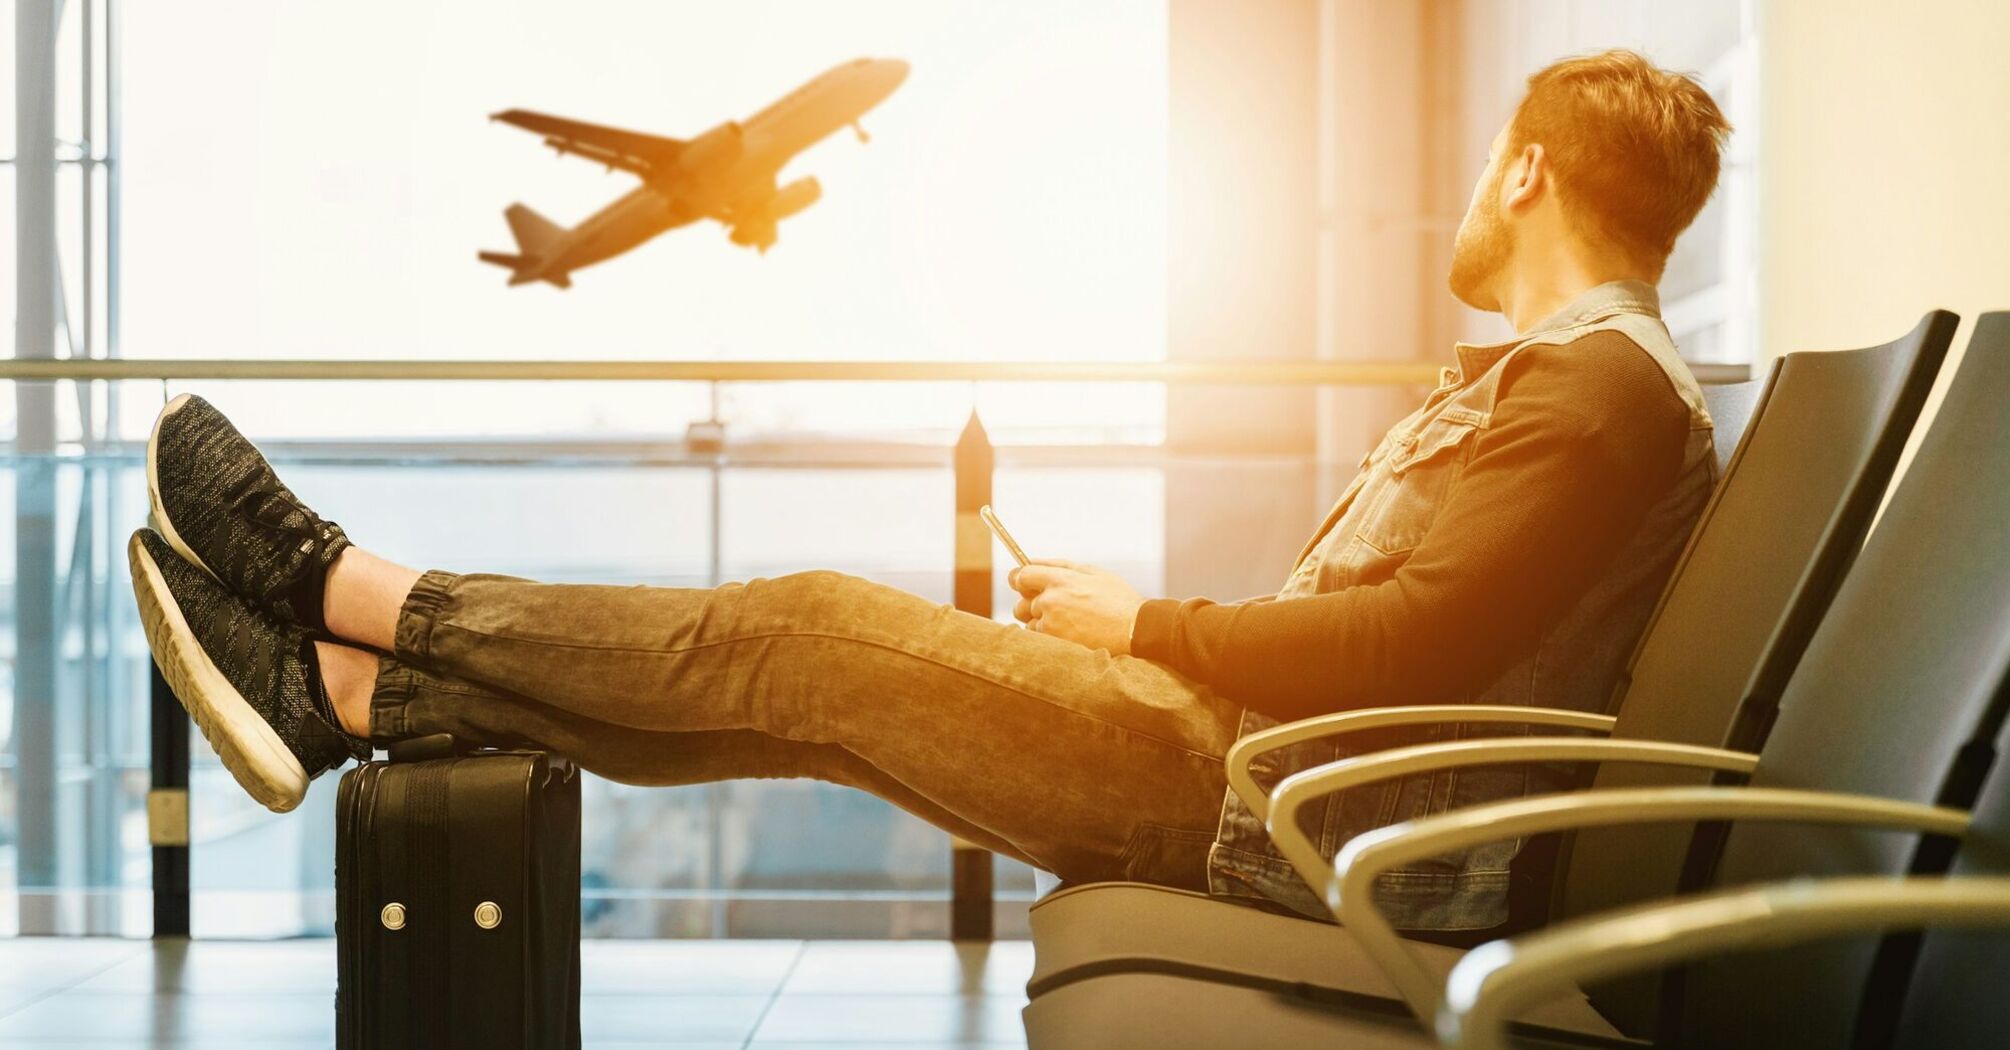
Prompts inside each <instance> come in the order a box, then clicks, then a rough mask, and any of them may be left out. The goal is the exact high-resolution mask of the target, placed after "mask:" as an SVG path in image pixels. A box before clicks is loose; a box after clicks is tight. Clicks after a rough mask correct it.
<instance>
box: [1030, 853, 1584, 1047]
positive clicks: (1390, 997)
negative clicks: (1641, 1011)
mask: <svg viewBox="0 0 2010 1050" xmlns="http://www.w3.org/2000/svg"><path fill="white" fill-rule="evenodd" d="M1029 919H1030V922H1031V924H1032V930H1033V957H1034V962H1033V977H1032V979H1031V980H1030V981H1028V982H1027V985H1026V994H1027V995H1028V996H1031V997H1032V998H1033V1001H1034V1002H1035V1003H1036V1004H1037V1003H1038V1002H1039V1001H1040V1000H1041V999H1043V998H1045V997H1046V996H1048V995H1052V994H1054V993H1055V992H1057V991H1059V990H1060V989H1063V988H1066V987H1068V986H1070V985H1073V984H1078V983H1082V982H1086V981H1090V980H1095V979H1099V978H1101V977H1105V976H1109V975H1112V974H1142V973H1156V974H1162V975H1170V976H1175V977H1180V978H1184V979H1190V980H1198V981H1204V982H1210V983H1215V984H1223V985H1229V984H1236V985H1241V986H1243V987H1244V988H1245V989H1248V990H1252V991H1254V990H1257V989H1270V991H1269V992H1268V993H1267V994H1269V995H1271V996H1272V997H1277V996H1279V995H1283V996H1287V997H1298V998H1303V999H1308V1000H1312V999H1316V1000H1319V1001H1321V1002H1324V1003H1329V1004H1334V1003H1338V1004H1347V1005H1350V1006H1351V1007H1353V1008H1357V1009H1359V1010H1362V1011H1365V1012H1368V1013H1381V1014H1388V1015H1394V1016H1407V1013H1408V1010H1407V1008H1406V1007H1404V1006H1403V1004H1402V1002H1401V999H1400V996H1399V995H1398V993H1397V991H1396V987H1395V986H1394V985H1393V984H1391V983H1389V979H1388V978H1387V977H1385V976H1383V974H1382V971H1381V969H1380V967H1378V966H1377V965H1376V964H1375V962H1374V960H1373V959H1371V958H1369V956H1368V954H1367V953H1366V952H1364V951H1363V950H1362V949H1361V946H1360V944H1359V942H1357V941H1356V940H1355V939H1354V937H1353V936H1352V935H1351V934H1350V933H1349V932H1348V931H1347V930H1346V929H1345V928H1343V927H1340V926H1336V925H1333V924H1331V923H1323V922H1314V921H1312V920H1310V919H1302V918H1298V917H1296V916H1291V915H1280V914H1276V913H1273V912H1267V911H1262V910H1259V909H1256V908H1251V907H1248V906H1245V905H1242V904H1236V903H1232V902H1230V901H1226V900H1222V899H1219V898H1214V897H1209V896H1207V895H1206V894H1202V893H1192V892H1188V891H1185V890H1175V889H1167V888H1165V887H1163V886H1151V885H1146V884H1143V883H1131V882H1104V883H1095V884H1091V885H1087V886H1077V887H1072V888H1069V889H1065V890H1061V891H1060V892H1058V893H1053V894H1049V895H1048V896H1047V897H1045V898H1043V899H1042V900H1040V901H1039V902H1038V903H1036V904H1034V905H1033V908H1032V911H1031V913H1030V916H1029ZM1410 948H1411V950H1412V951H1413V952H1414V953H1415V954H1416V956H1417V958H1418V959H1419V960H1420V961H1422V962H1423V964H1424V965H1425V966H1426V967H1427V968H1429V969H1430V970H1431V972H1432V973H1434V974H1436V975H1438V976H1439V978H1440V979H1441V980H1442V978H1443V976H1444V975H1446V974H1448V973H1450V972H1451V969H1452V967H1453V966H1454V965H1455V964H1457V963H1458V961H1459V959H1460V958H1462V957H1463V956H1464V954H1465V953H1464V952H1463V951H1462V950H1460V949H1457V948H1448V947H1445V946H1442V945H1436V944H1424V943H1420V942H1411V944H1410ZM1029 1016H1030V1014H1029ZM1519 1019H1520V1020H1522V1021H1525V1022H1528V1023H1531V1024H1536V1025H1541V1026H1544V1027H1549V1028H1558V1029H1563V1030H1566V1031H1570V1032H1577V1033H1583V1034H1587V1035H1597V1036H1603V1037H1611V1038H1615V1039H1616V1038H1622V1037H1621V1035H1620V1033H1619V1031H1618V1030H1617V1029H1615V1028H1613V1027H1612V1025H1611V1024H1610V1023H1608V1022H1607V1021H1606V1020H1605V1018H1604V1017H1602V1016H1600V1015H1599V1013H1598V1011H1596V1010H1594V1009H1592V1008H1591V1004H1590V1003H1588V1002H1586V1001H1585V1000H1584V998H1583V997H1582V996H1577V995H1573V996H1569V997H1567V998H1563V999H1558V1000H1555V1001H1552V1002H1548V1003H1544V1004H1542V1005H1540V1006H1537V1007H1535V1008H1532V1009H1530V1010H1528V1011H1527V1012H1525V1013H1524V1014H1523V1015H1522V1016H1521V1017H1520V1018H1519Z"/></svg>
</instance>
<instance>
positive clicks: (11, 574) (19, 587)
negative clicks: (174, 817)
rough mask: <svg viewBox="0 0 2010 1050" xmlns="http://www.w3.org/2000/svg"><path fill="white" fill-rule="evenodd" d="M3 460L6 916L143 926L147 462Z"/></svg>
mask: <svg viewBox="0 0 2010 1050" xmlns="http://www.w3.org/2000/svg"><path fill="white" fill-rule="evenodd" d="M67 388H68V384H63V385H62V389H60V390H59V394H61V395H68V394H69V393H70V391H69V390H68V389H67ZM12 393H13V391H12V389H11V384H10V385H9V388H8V389H7V397H8V400H10V401H11V400H12ZM4 466H5V474H6V488H5V493H6V499H5V502H4V504H0V573H4V579H5V583H6V586H7V591H8V593H9V594H10V595H11V597H12V601H10V602H9V603H8V604H7V606H6V612H5V616H4V619H0V646H4V647H5V649H6V651H7V653H8V656H9V668H10V671H11V674H10V675H9V677H8V679H7V689H6V696H5V697H4V699H0V732H4V733H6V734H7V739H6V746H5V748H4V753H5V762H4V769H5V773H6V779H5V782H4V789H5V790H4V792H0V794H4V802H0V813H4V814H5V824H4V825H0V869H4V870H0V895H4V902H0V930H4V931H6V932H34V933H100V934H102V933H112V934H126V935H136V934H141V935H143V934H145V933H146V932H147V930H148V929H149V926H150V924H151V914H150V910H149V907H150V905H149V898H148V896H147V894H146V888H147V885H148V877H149V871H150V855H149V850H148V845H147V837H146V819H145V798H146V789H147V772H146V771H147V759H148V755H147V737H146V734H147V725H148V722H147V717H146V683H147V666H148V657H147V653H146V646H145V643H144V641H143V640H142V639H141V638H140V636H139V624H138V616H137V615H136V613H135V611H134V609H133V604H132V598H131V593H132V592H131V585H130V583H129V582H128V581H127V577H126V574H125V559H124V557H123V556H122V555H123V543H124V539H125V536H126V534H127V533H128V532H129V531H130V530H131V529H132V528H133V527H134V526H135V525H136V524H137V523H138V522H139V520H140V519H141V518H142V517H143V516H144V511H143V510H140V509H138V508H142V507H143V506H144V502H143V501H144V495H143V493H142V492H141V490H140V486H141V485H142V482H141V481H140V475H139V472H138V470H137V469H136V465H135V464H133V463H132V462H130V461H122V460H117V459H115V458H109V457H102V456H88V457H86V456H70V457H63V458H61V459H52V458H50V457H46V456H42V457H25V458H24V457H18V456H9V457H7V458H6V459H5V461H4ZM135 497H138V498H137V499H136V498H135ZM24 551H25V552H29V553H33V554H35V555H37V556H36V557H35V559H34V560H33V561H18V560H17V557H16V555H17V552H24ZM17 569H18V570H20V571H17Z"/></svg>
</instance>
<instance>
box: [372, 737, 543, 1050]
mask: <svg viewBox="0 0 2010 1050" xmlns="http://www.w3.org/2000/svg"><path fill="white" fill-rule="evenodd" d="M335 806H336V816H335V820H336V828H337V831H336V849H335V899H336V919H335V939H336V966H337V980H336V993H335V1015H336V1025H335V1028H336V1045H337V1046H338V1047H340V1048H341V1050H402V1048H408V1047H409V1048H423V1050H447V1048H453V1050H459V1048H463V1047H465V1048H469V1050H473V1048H477V1047H478V1048H481V1050H518V1048H521V1050H577V1048H578V1047H579V774H578V771H577V769H576V767H574V766H573V765H572V764H571V763H569V762H566V761H564V760H562V759H559V758H557V757H555V756H552V755H548V754H545V753H544V752H541V751H486V750H484V751H468V752H457V751H456V749H455V748H454V746H453V742H452V739H451V738H449V737H428V738H425V739H423V740H417V741H408V742H406V743H404V744H400V745H399V746H397V747H395V748H393V749H392V752H391V759H390V761H387V762H367V763H364V764H363V765H361V766H358V767H356V768H355V769H352V770H350V771H349V772H347V773H345V774H343V776H342V782H341V785H340V788H339V789H338V792H337V795H336V802H335Z"/></svg>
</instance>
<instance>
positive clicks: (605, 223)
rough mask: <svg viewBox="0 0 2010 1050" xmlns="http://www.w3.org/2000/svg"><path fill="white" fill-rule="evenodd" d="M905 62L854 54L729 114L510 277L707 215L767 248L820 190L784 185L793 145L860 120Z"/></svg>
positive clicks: (596, 255)
mask: <svg viewBox="0 0 2010 1050" xmlns="http://www.w3.org/2000/svg"><path fill="white" fill-rule="evenodd" d="M907 69H908V66H907V63H905V62H902V61H899V60H896V59H858V60H856V61H853V62H847V63H845V64H844V65H841V66H838V67H836V68H834V69H831V70H829V71H827V72H825V73H823V74H822V75H820V76H818V77H816V78H815V79H813V80H811V81H809V82H808V83H806V84H804V85H803V86H801V87H799V88H797V89H796V90H794V91H792V92H790V93H789V94H788V95H786V96H784V97H783V98H782V99H781V100H780V101H778V102H776V103H774V104H773V105H771V106H769V107H767V108H766V109H763V110H761V111H760V112H759V113H756V114H754V115H753V116H752V117H749V118H748V119H747V120H746V121H744V122H739V121H729V122H727V123H725V124H721V125H719V126H717V127H715V128H712V129H711V130H709V131H707V132H705V133H704V134H703V135H700V136H698V137H697V138H694V139H691V140H689V141H688V142H685V143H683V145H682V147H681V148H680V150H679V152H678V154H677V155H676V157H675V159H674V160H672V161H670V162H669V163H668V164H665V165H663V166H662V168H661V169H660V170H651V171H650V172H649V173H647V174H645V175H643V176H642V178H643V183H642V185H640V186H637V187H636V188H634V189H633V190H630V191H629V192H628V193H626V194H624V195H622V196H621V197H620V198H618V199H616V200H615V201H614V202H613V203H611V204H609V205H608V206H607V207H605V208H602V209H601V210H600V211H598V212H595V213H594V214H593V215H591V216H589V217H588V218H587V219H586V220H585V221H584V222H581V223H580V224H579V225H577V226H575V227H573V228H572V229H570V230H565V231H563V232H562V233H560V234H559V235H558V236H557V238H556V239H555V240H554V242H553V243H551V244H550V245H549V246H548V247H547V248H546V249H545V250H544V251H542V252H540V253H538V256H537V258H536V259H535V260H534V269H532V268H530V267H528V266H527V267H526V268H524V269H519V270H518V271H517V275H516V278H515V279H513V281H512V283H522V281H525V280H540V279H542V280H552V281H553V283H561V284H562V283H563V280H564V278H565V276H566V275H568V274H570V273H571V271H573V270H577V269H580V268H582V267H585V266H590V265H592V264H594V263H597V262H601V261H604V260H606V259H610V258H613V257H614V256H617V255H620V254H622V253H623V252H626V251H628V250H630V249H632V248H634V247H636V246H637V245H640V244H642V243H643V242H645V241H647V240H649V239H650V238H653V237H655V236H656V235H658V234H661V233H663V232H665V231H668V230H672V229H676V228H677V227H679V226H684V225H687V224H689V223H691V222H695V221H697V220H698V219H702V218H710V219H715V220H718V221H719V222H722V223H724V224H726V225H727V226H728V227H729V228H731V229H732V230H733V235H734V236H733V239H734V241H735V242H736V243H742V244H751V245H754V246H756V247H759V248H761V249H762V250H765V249H766V248H767V247H768V245H770V244H772V243H773V241H774V238H775V232H774V226H775V223H776V221H778V220H779V219H780V218H783V217H786V215H787V214H793V212H794V211H799V210H801V208H803V207H806V206H808V204H809V203H810V202H812V201H814V200H815V199H816V196H817V194H818V192H819V190H818V188H817V186H816V183H815V180H814V179H803V180H798V182H797V183H794V184H791V185H790V186H787V187H780V188H778V187H777V186H776V185H775V177H776V176H777V175H778V174H779V173H780V171H781V169H782V168H783V167H784V166H785V165H787V164H788V162H789V161H790V160H791V159H793V158H794V157H795V155H796V154H798V153H801V152H802V151H803V150H805V149H808V148H809V147H810V146H813V145H815V144H816V143H818V142H821V141H822V140H824V139H825V138H828V137H829V136H830V135H831V134H832V133H834V132H836V131H838V130H839V129H842V128H844V127H846V126H847V125H856V124H857V122H858V120H859V118H860V117H862V116H863V115H864V114H865V113H866V111H868V110H870V109H872V108H873V107H874V106H876V105H878V104H879V103H880V102H881V101H883V100H884V99H885V98H886V97H887V96H888V95H890V94H892V93H893V91H894V89H895V88H897V87H899V86H900V83H901V81H903V80H904V79H906V76H907ZM861 136H863V132H861ZM777 211H780V212H781V214H776V213H777ZM525 262H526V263H527V264H528V263H531V262H532V260H528V259H526V260H525Z"/></svg>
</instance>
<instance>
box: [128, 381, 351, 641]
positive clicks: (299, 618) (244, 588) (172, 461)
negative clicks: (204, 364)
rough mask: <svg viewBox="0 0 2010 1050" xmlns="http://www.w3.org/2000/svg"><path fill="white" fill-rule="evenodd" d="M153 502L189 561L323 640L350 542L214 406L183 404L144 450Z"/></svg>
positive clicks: (182, 400) (187, 398) (166, 412)
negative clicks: (332, 589)
mask: <svg viewBox="0 0 2010 1050" xmlns="http://www.w3.org/2000/svg"><path fill="white" fill-rule="evenodd" d="M147 498H148V501H149V503H150V505H151V507H152V510H153V525H154V528H155V529H157V530H159V532H160V534H161V537H162V538H163V539H165V540H167V542H168V545H169V546H171V547H173V548H174V550H175V552H176V553H178V554H180V555H181V556H182V558H184V559H186V560H187V561H188V562H189V563H191V564H193V565H195V566H197V567H198V568H201V569H203V570H205V571H207V572H208V573H209V574H210V575H211V576H213V577H215V578H216V579H217V580H218V581H220V582H221V583H222V584H223V585H224V586H225V587H227V588H229V589H230V590H231V592H233V593H235V594H238V595H241V596H243V597H245V598H248V599H250V600H251V601H253V602H255V603H256V604H257V606H258V607H259V608H260V609H262V610H264V611H265V612H266V613H268V614H270V615H272V616H276V617H278V618H280V619H282V620H285V621H287V622H288V623H293V624H297V625H299V626H301V627H305V628H307V629H309V630H310V631H313V632H315V633H316V634H317V635H321V636H324V637H325V636H326V634H327V625H326V623H325V622H324V621H323V619H322V616H321V595H322V591H323V589H324V587H325V584H326V579H327V574H328V567H329V566H330V565H332V564H334V562H335V557H336V556H337V555H339V554H341V553H342V551H343V550H344V549H346V548H347V547H348V546H349V537H348V536H346V535H344V534H343V532H342V528H341V526H339V525H336V524H335V523H334V522H332V521H326V520H323V519H322V517H321V516H320V515H318V514H316V513H314V512H313V511H312V510H310V509H308V507H307V506H306V505H305V504H303V503H301V502H300V500H299V498H298V497H296V496H295V495H294V494H293V492H292V491H291V490H290V489H288V488H287V487H286V486H285V485H284V484H282V483H281V482H280V480H279V475H277V474H275V473H273V470H272V465H271V464H270V463H267V462H266V461H265V457H264V456H263V455H261V454H260V453H259V451H258V449H257V447H256V446H254V445H252V443H251V442H250V441H249V440H247V439H246V438H245V436H244V435H243V434H241V433H239V432H238V430H237V428H236V427H234V426H232V425H231V423H230V420H228V419H226V418H224V415H223V413H221V412H219V411H217V410H216V407H215V406H213V405H211V404H210V403H209V402H207V401H205V400H203V399H202V398H200V397H196V396H195V395H193V394H183V395H181V396H180V397H177V398H175V399H174V400H173V401H170V402H168V405H167V407H166V408H163V409H161V414H160V416H159V417H158V418H157V419H155V420H154V429H153V434H152V436H151V437H149V438H148V440H147Z"/></svg>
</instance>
